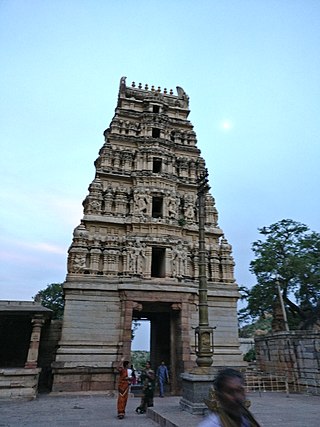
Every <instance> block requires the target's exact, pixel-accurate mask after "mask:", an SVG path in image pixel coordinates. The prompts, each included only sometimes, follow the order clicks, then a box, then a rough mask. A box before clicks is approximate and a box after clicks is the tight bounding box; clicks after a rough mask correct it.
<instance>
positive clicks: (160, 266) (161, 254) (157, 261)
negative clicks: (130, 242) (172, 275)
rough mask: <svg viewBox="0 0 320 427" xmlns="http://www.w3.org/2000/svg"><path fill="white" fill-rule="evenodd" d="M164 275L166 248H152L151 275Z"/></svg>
mask: <svg viewBox="0 0 320 427" xmlns="http://www.w3.org/2000/svg"><path fill="white" fill-rule="evenodd" d="M165 275H166V250H165V248H152V260H151V277H165Z"/></svg>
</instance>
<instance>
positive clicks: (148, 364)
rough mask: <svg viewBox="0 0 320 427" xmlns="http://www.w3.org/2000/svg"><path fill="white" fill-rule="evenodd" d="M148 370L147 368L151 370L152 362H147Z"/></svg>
mask: <svg viewBox="0 0 320 427" xmlns="http://www.w3.org/2000/svg"><path fill="white" fill-rule="evenodd" d="M146 368H147V369H150V368H151V363H150V360H147V361H146Z"/></svg>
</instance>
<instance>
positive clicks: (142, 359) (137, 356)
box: [131, 350, 150, 371]
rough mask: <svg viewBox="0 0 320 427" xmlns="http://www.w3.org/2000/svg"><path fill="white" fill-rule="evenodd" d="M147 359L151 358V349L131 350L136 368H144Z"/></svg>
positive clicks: (132, 360) (132, 362)
mask: <svg viewBox="0 0 320 427" xmlns="http://www.w3.org/2000/svg"><path fill="white" fill-rule="evenodd" d="M147 360H150V352H149V351H142V350H138V351H132V352H131V364H132V365H133V366H134V368H135V369H136V370H138V371H139V370H140V371H141V370H142V369H144V367H145V366H146V362H147Z"/></svg>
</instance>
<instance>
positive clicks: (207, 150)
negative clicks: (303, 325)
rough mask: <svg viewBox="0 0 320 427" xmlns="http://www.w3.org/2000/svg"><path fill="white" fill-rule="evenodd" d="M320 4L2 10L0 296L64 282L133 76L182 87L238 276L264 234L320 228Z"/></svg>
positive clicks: (61, 4) (51, 2)
mask: <svg viewBox="0 0 320 427" xmlns="http://www.w3.org/2000/svg"><path fill="white" fill-rule="evenodd" d="M319 22H320V2H319V1H318V0H315V1H313V0H277V1H273V0H252V1H250V0H223V1H222V0H221V1H217V0H216V1H215V0H198V1H194V0H162V1H159V0H157V1H155V0H135V1H134V0H131V1H130V0H117V1H113V0H109V1H108V0H104V1H103V0H100V1H98V0H78V1H75V0H68V1H63V0H48V1H43V0H42V1H40V0H30V1H26V0H24V1H22V0H20V1H19V0H0V55H1V67H0V86H1V104H0V141H1V157H0V158H1V160H0V162H1V164H0V168H1V187H0V227H1V230H0V257H1V265H0V299H18V300H30V299H32V297H33V296H34V295H35V294H36V293H37V291H38V290H40V289H44V288H45V287H46V286H47V285H48V284H50V283H54V282H63V281H64V278H65V275H66V261H67V249H68V247H69V245H70V243H71V240H72V232H73V229H74V228H75V227H76V226H77V225H78V224H79V221H80V219H81V217H82V201H83V199H84V198H85V196H86V195H87V188H88V185H89V184H90V182H91V181H92V180H93V178H94V173H95V168H94V164H93V163H94V160H95V159H96V158H97V156H98V151H99V149H100V147H101V146H102V144H103V142H104V141H103V131H104V130H105V129H106V128H107V127H108V126H109V124H110V122H111V119H112V117H113V114H114V109H115V107H116V102H117V95H118V87H119V81H120V78H121V76H127V83H128V84H131V82H132V81H135V82H136V83H139V82H141V83H142V84H145V83H148V84H149V85H152V84H154V85H155V86H161V88H164V87H166V88H168V89H170V88H173V89H174V91H175V87H176V86H181V87H183V88H184V90H185V91H186V92H187V94H188V95H189V96H190V109H191V113H190V116H189V118H190V120H191V122H192V123H193V125H194V128H195V131H196V134H197V138H198V147H199V148H200V149H201V152H202V156H203V157H204V158H205V160H206V164H207V167H208V170H209V176H210V184H211V192H212V194H213V196H214V197H215V199H216V206H217V209H218V212H219V225H220V227H221V228H222V229H223V230H224V232H225V236H226V238H227V239H228V240H229V242H230V243H231V244H232V246H233V255H234V258H235V262H236V270H235V275H236V279H237V282H238V283H239V284H240V285H247V286H251V285H253V284H254V283H255V280H254V276H252V275H251V274H250V272H249V263H250V261H251V260H252V259H253V253H252V251H251V244H252V242H253V241H255V240H257V239H258V238H259V237H260V236H259V233H258V231H257V229H258V227H262V226H268V225H270V224H272V223H274V222H277V221H279V220H281V219H283V218H291V219H293V220H296V221H299V222H303V223H305V224H307V225H308V226H309V227H310V228H311V229H312V230H315V231H318V232H319V231H320V215H319V207H320V202H319V200H320V198H319V177H320V172H319V171H320V168H319V158H320V138H319V137H320V119H319V117H320V107H319V105H320V104H319V100H320V63H319V62H320V26H319Z"/></svg>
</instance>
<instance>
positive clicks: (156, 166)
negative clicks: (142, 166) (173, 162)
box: [152, 157, 162, 173]
mask: <svg viewBox="0 0 320 427" xmlns="http://www.w3.org/2000/svg"><path fill="white" fill-rule="evenodd" d="M161 168H162V159H158V158H156V157H154V158H153V168H152V172H153V173H159V172H161Z"/></svg>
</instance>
